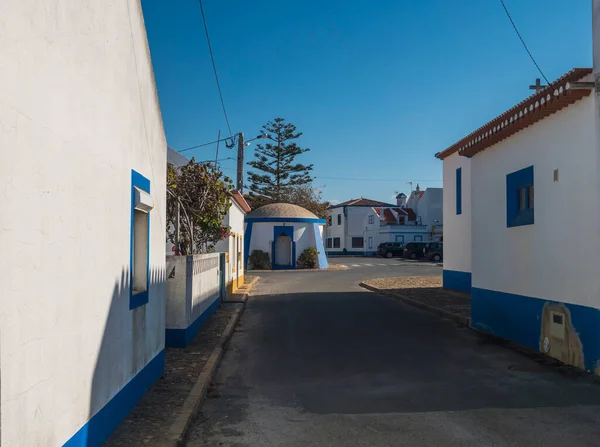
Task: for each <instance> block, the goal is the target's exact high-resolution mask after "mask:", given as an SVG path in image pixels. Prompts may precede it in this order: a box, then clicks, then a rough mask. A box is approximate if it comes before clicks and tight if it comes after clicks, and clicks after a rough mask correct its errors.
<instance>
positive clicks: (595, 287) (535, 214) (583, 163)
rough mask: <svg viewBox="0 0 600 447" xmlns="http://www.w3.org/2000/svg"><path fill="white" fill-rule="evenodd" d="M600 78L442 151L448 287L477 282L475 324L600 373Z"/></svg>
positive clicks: (525, 107)
mask: <svg viewBox="0 0 600 447" xmlns="http://www.w3.org/2000/svg"><path fill="white" fill-rule="evenodd" d="M596 50H599V47H598V46H597V47H596ZM594 85H595V83H594V76H593V75H592V70H591V69H581V68H578V69H574V70H571V71H570V72H568V73H567V74H565V75H564V76H562V77H560V78H559V79H557V80H556V81H554V82H553V83H552V85H551V86H550V87H546V88H544V89H542V90H541V91H538V92H537V93H535V94H533V95H531V96H529V97H528V98H527V99H525V100H524V101H522V102H520V103H519V104H517V105H516V106H514V107H513V108H511V109H510V110H508V111H506V112H504V113H503V114H501V115H499V116H498V117H496V118H495V119H493V120H492V121H490V122H488V123H487V124H485V125H484V126H482V127H480V128H479V129H477V130H475V131H474V132H472V133H471V134H469V135H468V136H466V137H465V138H463V139H462V140H460V141H458V142H457V143H455V144H453V145H452V146H450V147H449V148H447V149H446V150H444V151H442V152H440V153H438V154H437V157H438V158H440V159H442V160H443V163H444V189H445V191H446V194H445V197H444V215H445V223H444V226H445V229H444V230H445V231H444V242H445V245H446V247H445V253H444V255H445V260H444V286H446V287H449V288H456V289H459V290H468V288H469V287H470V289H471V297H472V316H471V325H472V326H473V327H474V328H476V329H478V330H481V331H484V332H489V333H492V334H494V335H496V336H499V337H502V338H505V339H509V340H513V341H516V342H518V343H520V344H523V345H526V346H528V347H530V348H533V349H536V350H539V351H541V352H543V353H546V354H547V355H549V356H552V357H555V358H557V359H559V360H561V361H563V362H565V363H568V364H571V365H574V366H577V367H579V368H583V369H586V370H588V371H592V372H595V373H596V374H599V373H600V343H599V342H598V333H599V331H600V301H599V298H598V291H599V290H600V279H599V276H598V272H597V270H598V265H600V238H598V237H597V236H598V234H599V233H600V202H599V201H598V200H597V195H598V190H599V186H600V174H599V173H600V157H599V155H598V154H599V151H598V148H599V145H600V138H599V135H600V134H599V132H598V130H599V129H600V127H599V126H598V124H599V123H600V120H599V119H598V112H597V110H598V108H599V104H598V101H599V99H598V96H597V94H596V92H595V88H594ZM565 203H568V204H569V206H570V208H571V209H573V210H580V212H579V214H577V213H576V214H573V213H570V212H569V213H565V212H564V211H563V206H564V205H563V204H565Z"/></svg>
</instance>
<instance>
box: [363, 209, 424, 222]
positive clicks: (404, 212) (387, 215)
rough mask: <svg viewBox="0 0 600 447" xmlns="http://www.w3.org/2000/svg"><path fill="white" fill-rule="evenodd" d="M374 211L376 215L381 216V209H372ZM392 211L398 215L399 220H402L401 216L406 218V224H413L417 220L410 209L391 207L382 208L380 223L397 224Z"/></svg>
mask: <svg viewBox="0 0 600 447" xmlns="http://www.w3.org/2000/svg"><path fill="white" fill-rule="evenodd" d="M373 209H374V210H375V212H376V213H377V215H379V216H380V215H381V208H373ZM392 209H393V210H394V211H395V212H396V213H397V214H399V215H400V218H402V217H403V216H405V217H406V221H408V222H414V221H416V220H417V215H416V214H415V212H414V211H413V210H412V209H411V208H397V207H393V208H384V210H383V218H382V219H381V221H382V222H385V223H387V224H391V225H393V224H397V223H398V220H397V219H396V216H394V213H392V211H391V210H392Z"/></svg>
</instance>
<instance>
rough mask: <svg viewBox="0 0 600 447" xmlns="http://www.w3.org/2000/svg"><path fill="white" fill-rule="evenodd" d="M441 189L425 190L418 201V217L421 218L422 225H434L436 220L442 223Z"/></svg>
mask: <svg viewBox="0 0 600 447" xmlns="http://www.w3.org/2000/svg"><path fill="white" fill-rule="evenodd" d="M443 196H444V194H443V189H442V188H427V189H426V190H425V192H424V193H423V197H421V200H419V208H418V216H419V217H420V218H421V223H422V224H423V225H428V226H430V227H431V225H434V224H435V221H436V220H437V221H438V222H439V223H442V221H443V217H444V213H443V205H442V203H443Z"/></svg>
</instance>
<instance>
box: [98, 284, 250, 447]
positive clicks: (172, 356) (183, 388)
mask: <svg viewBox="0 0 600 447" xmlns="http://www.w3.org/2000/svg"><path fill="white" fill-rule="evenodd" d="M257 279H258V278H257V277H254V278H253V277H248V278H247V283H246V286H245V287H244V288H243V289H240V290H239V292H240V293H238V294H235V295H234V296H233V297H232V299H231V301H237V302H231V303H228V302H224V303H222V305H221V307H220V308H219V309H218V310H217V311H216V312H215V313H214V314H213V315H212V316H211V317H210V318H209V320H208V321H207V323H206V325H205V326H204V327H203V328H202V329H201V331H200V333H199V334H198V335H197V336H196V338H195V339H194V340H193V341H192V343H191V344H190V345H189V346H188V347H186V348H184V349H176V348H167V349H166V360H165V371H164V374H163V375H162V377H161V378H160V379H159V380H158V381H157V382H156V383H155V384H154V385H152V387H151V388H150V389H149V390H148V392H147V393H146V394H145V395H144V397H143V398H142V399H141V400H140V401H139V402H138V404H137V405H136V407H135V408H134V409H133V411H132V412H131V413H130V414H129V416H127V418H126V419H125V420H124V421H123V422H122V423H121V425H120V426H119V427H118V428H117V429H116V430H115V431H114V433H113V434H112V435H111V437H110V438H109V439H108V441H107V442H106V443H105V446H109V447H125V446H128V447H129V446H133V445H147V446H161V447H162V446H167V445H175V443H174V442H173V440H172V439H169V435H170V434H171V435H172V434H173V427H178V429H179V430H180V431H182V432H183V431H185V428H186V427H185V426H183V427H182V426H181V422H182V420H184V421H185V419H187V418H189V416H193V415H189V414H188V413H190V411H191V408H190V405H189V404H190V402H191V403H192V404H196V405H193V406H194V407H196V406H197V404H199V401H200V400H201V399H202V397H203V396H195V395H194V394H193V392H194V391H195V390H194V388H195V387H196V390H197V389H198V386H199V385H202V386H201V387H204V388H206V387H207V386H208V385H209V384H210V381H211V379H212V374H211V371H210V369H215V370H216V366H218V360H220V356H215V355H214V351H217V350H218V349H219V348H222V346H223V344H224V343H225V342H226V341H227V340H224V338H227V339H228V338H229V335H231V334H225V332H226V328H227V329H228V331H227V332H231V330H232V329H233V325H234V324H235V323H236V322H237V321H234V320H233V319H234V318H235V319H236V318H238V317H239V313H240V312H241V311H242V309H243V307H244V304H243V300H244V299H245V298H246V297H247V293H248V291H249V290H250V288H251V287H252V285H254V284H255V283H256V280H257ZM228 326H229V327H228ZM211 354H213V355H211ZM211 357H212V358H211ZM216 357H218V358H216ZM215 358H216V364H214V363H215ZM213 372H214V371H213ZM201 375H204V377H205V378H207V379H208V380H204V382H206V381H207V382H208V383H203V384H199V382H200V381H202V380H199V378H200V376H201ZM204 391H205V390H204ZM202 394H203V393H202ZM169 432H171V433H170V434H169ZM183 434H184V433H181V435H183Z"/></svg>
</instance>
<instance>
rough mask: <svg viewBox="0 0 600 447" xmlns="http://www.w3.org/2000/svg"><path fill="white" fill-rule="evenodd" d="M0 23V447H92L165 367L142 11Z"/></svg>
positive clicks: (149, 74) (161, 217)
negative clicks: (0, 372)
mask: <svg viewBox="0 0 600 447" xmlns="http://www.w3.org/2000/svg"><path fill="white" fill-rule="evenodd" d="M0 16H1V17H2V23H3V24H2V39H0V123H1V124H0V147H2V149H1V150H2V157H1V158H2V162H1V163H0V181H1V183H2V185H3V186H2V189H1V190H0V209H1V210H2V213H0V228H2V231H0V247H2V250H3V253H4V255H5V256H2V258H1V259H0V271H1V272H2V287H0V327H1V332H2V338H1V341H0V344H1V348H0V352H1V354H0V363H1V365H2V383H1V388H0V396H1V398H0V408H1V426H2V445H3V446H61V445H67V446H75V445H77V446H80V445H90V446H91V445H100V444H101V443H102V442H103V441H104V440H105V439H106V438H107V437H108V436H109V435H110V433H111V432H112V431H113V429H114V428H115V427H116V426H117V425H118V424H119V423H120V421H121V420H122V419H123V418H124V417H125V416H126V415H127V413H128V412H129V411H130V410H131V408H132V407H133V406H134V405H135V403H136V402H137V401H138V399H139V398H140V397H141V396H142V395H143V394H144V392H145V391H146V390H147V389H148V387H150V385H151V384H152V383H153V382H154V381H155V380H156V379H158V378H159V377H160V375H161V374H162V372H163V366H164V339H165V302H164V296H165V284H164V280H165V278H164V269H165V252H164V247H165V246H164V241H165V172H166V159H167V157H166V141H165V135H164V131H163V125H162V119H161V113H160V108H159V103H158V99H157V95H156V87H155V83H154V78H153V70H152V64H151V61H150V55H149V54H150V53H149V49H148V43H147V40H146V31H145V27H144V20H143V16H142V10H141V6H140V2H139V0H123V1H119V2H114V1H113V2H103V1H96V2H89V1H88V2H82V1H79V0H61V1H57V0H47V1H44V2H39V1H37V0H19V1H9V2H2V3H1V4H0Z"/></svg>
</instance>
